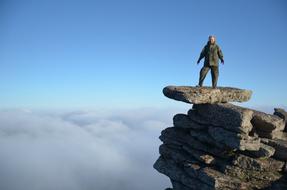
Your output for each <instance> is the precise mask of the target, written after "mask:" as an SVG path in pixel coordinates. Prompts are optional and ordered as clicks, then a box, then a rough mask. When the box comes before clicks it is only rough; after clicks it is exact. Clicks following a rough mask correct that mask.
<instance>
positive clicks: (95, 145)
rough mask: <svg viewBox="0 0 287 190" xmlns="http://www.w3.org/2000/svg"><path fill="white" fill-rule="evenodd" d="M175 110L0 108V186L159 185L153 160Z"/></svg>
mask: <svg viewBox="0 0 287 190" xmlns="http://www.w3.org/2000/svg"><path fill="white" fill-rule="evenodd" d="M174 113H176V111H172V110H159V109H138V110H118V111H112V112H100V111H74V112H71V111H69V112H59V111H58V112H55V111H54V112H52V111H30V110H2V111H0V155H1V157H0V189H5V190H23V189H29V190H51V189H53V190H66V189H67V190H116V189H117V190H119V189H120V190H146V189H164V188H165V187H167V186H169V184H170V182H169V181H168V179H167V178H166V177H164V176H162V175H161V174H159V173H157V172H156V171H155V170H154V169H153V168H152V164H153V163H154V162H155V160H156V159H157V157H158V146H159V144H160V141H159V139H158V136H159V135H160V131H161V130H162V129H164V128H166V127H168V126H170V125H171V118H172V115H173V114H174Z"/></svg>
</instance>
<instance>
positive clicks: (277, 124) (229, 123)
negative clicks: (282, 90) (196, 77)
mask: <svg viewBox="0 0 287 190" xmlns="http://www.w3.org/2000/svg"><path fill="white" fill-rule="evenodd" d="M163 93H164V95H165V96H167V97H169V98H171V99H175V100H178V101H183V102H186V103H192V104H193V106H192V108H191V109H190V110H188V112H187V113H186V114H182V113H181V114H176V115H175V116H174V117H173V127H169V128H166V129H164V130H163V131H162V132H161V135H160V137H159V138H160V140H161V141H162V142H163V144H162V145H161V146H160V147H159V153H160V157H159V158H158V159H157V161H156V162H155V163H154V168H155V169H156V170H157V171H158V172H160V173H162V174H164V175H166V176H168V177H169V178H170V180H171V183H172V189H173V190H214V189H216V190H232V189H234V190H238V189H244V190H251V189H270V190H279V189H282V190H283V189H287V173H286V170H287V169H286V161H287V133H286V119H287V118H286V115H287V114H286V112H285V110H283V109H275V113H274V114H273V115H272V114H267V113H264V112H261V111H257V110H253V109H249V108H244V107H240V106H236V105H233V104H231V103H228V102H234V101H236V102H243V101H248V100H249V99H250V97H251V94H252V92H251V91H249V90H242V89H238V88H230V87H220V88H215V89H213V88H208V87H188V86H179V87H177V86H168V87H165V88H164V89H163ZM168 189H171V188H168Z"/></svg>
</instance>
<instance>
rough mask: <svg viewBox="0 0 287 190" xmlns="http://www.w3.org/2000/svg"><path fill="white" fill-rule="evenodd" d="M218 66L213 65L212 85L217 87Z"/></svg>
mask: <svg viewBox="0 0 287 190" xmlns="http://www.w3.org/2000/svg"><path fill="white" fill-rule="evenodd" d="M218 75H219V72H218V67H217V66H212V67H211V77H212V87H213V88H216V86H217V80H218Z"/></svg>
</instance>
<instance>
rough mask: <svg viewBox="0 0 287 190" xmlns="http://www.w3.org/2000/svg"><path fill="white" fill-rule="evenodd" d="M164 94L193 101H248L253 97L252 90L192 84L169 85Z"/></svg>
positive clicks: (198, 102) (197, 102) (195, 102)
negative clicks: (195, 85)
mask: <svg viewBox="0 0 287 190" xmlns="http://www.w3.org/2000/svg"><path fill="white" fill-rule="evenodd" d="M163 94H164V95H165V96H166V97H168V98H171V99H174V100H178V101H182V102H186V103H191V104H205V103H225V102H246V101H248V100H249V99H250V98H251V95H252V91H250V90H243V89H239V88H232V87H217V88H215V89H214V88H210V87H192V86H167V87H165V88H164V89H163Z"/></svg>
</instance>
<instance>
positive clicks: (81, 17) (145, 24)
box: [0, 0, 287, 108]
mask: <svg viewBox="0 0 287 190" xmlns="http://www.w3.org/2000/svg"><path fill="white" fill-rule="evenodd" d="M286 10H287V2H286V1H284V0H254V1H248V0H239V1H229V0H217V1H207V0H200V1H199V0H198V1H194V0H178V1H175V0H122V1H116V0H114V1H112V0H105V1H90V0H86V1H85V0H84V1H83V0H81V1H80V0H74V1H68V0H60V1H56V0H51V1H48V0H46V1H45V0H27V1H23V0H21V1H20V0H19V1H16V0H1V1H0V29H1V30H0V92H1V93H0V106H1V107H2V108H3V107H24V108H30V107H31V108H65V107H88V108H99V107H110V108H113V107H117V108H122V107H149V106H155V107H166V106H185V105H184V104H183V103H179V102H175V101H171V100H169V99H167V98H165V97H164V96H163V95H162V93H161V90H162V88H163V87H164V86H166V85H170V84H174V85H196V84H197V82H198V74H199V70H200V68H201V67H202V63H201V65H199V66H198V65H196V61H197V59H198V56H199V53H200V51H201V49H202V47H203V46H204V45H205V43H206V41H207V37H208V35H210V34H214V35H215V36H217V41H218V44H219V45H220V46H221V48H222V50H223V53H224V56H225V65H224V66H221V67H220V76H219V85H220V86H234V87H239V88H246V89H251V90H253V97H252V99H251V100H250V102H248V103H246V105H248V106H273V107H278V106H286V100H287V85H286V70H287V65H286V52H287V46H286V44H287V35H286V34H287V25H286V19H287V11H286ZM209 75H210V74H209ZM205 84H206V85H210V84H211V79H210V76H208V77H207V78H206V80H205Z"/></svg>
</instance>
